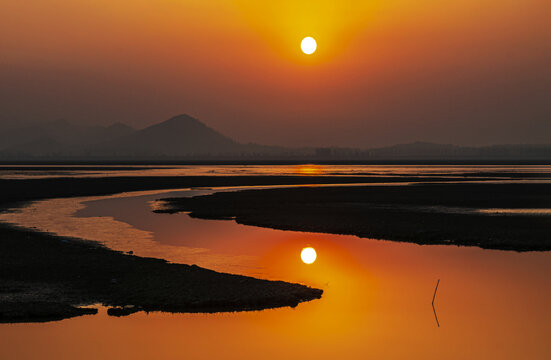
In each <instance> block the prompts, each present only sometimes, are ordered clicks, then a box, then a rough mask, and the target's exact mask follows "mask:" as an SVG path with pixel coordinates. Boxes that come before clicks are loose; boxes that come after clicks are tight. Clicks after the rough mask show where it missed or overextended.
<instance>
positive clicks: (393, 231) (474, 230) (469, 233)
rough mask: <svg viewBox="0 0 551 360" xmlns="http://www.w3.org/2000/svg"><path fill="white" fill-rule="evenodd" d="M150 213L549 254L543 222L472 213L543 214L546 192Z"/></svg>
mask: <svg viewBox="0 0 551 360" xmlns="http://www.w3.org/2000/svg"><path fill="white" fill-rule="evenodd" d="M164 200H165V208H164V209H161V210H157V211H158V212H169V213H170V212H178V211H186V212H188V211H189V212H191V213H190V216H193V217H199V218H205V219H235V221H236V222H238V223H241V224H246V225H255V226H262V227H269V228H275V229H282V230H295V231H308V232H324V233H332V234H349V235H357V236H360V237H365V238H378V239H387V240H394V241H404V242H413V243H417V244H448V245H460V246H479V247H481V248H487V249H501V250H516V251H536V250H539V251H544V250H551V217H550V216H527V215H522V216H519V215H515V216H512V215H486V214H480V213H477V212H476V209H479V208H485V209H488V208H515V209H519V208H520V209H522V208H524V209H526V208H529V209H532V208H539V209H541V208H551V185H550V184H452V183H448V184H422V185H413V186H365V187H318V188H315V187H313V188H311V187H309V188H287V189H269V190H246V191H239V192H223V193H222V192H221V193H215V194H212V195H205V196H196V197H193V198H172V199H164Z"/></svg>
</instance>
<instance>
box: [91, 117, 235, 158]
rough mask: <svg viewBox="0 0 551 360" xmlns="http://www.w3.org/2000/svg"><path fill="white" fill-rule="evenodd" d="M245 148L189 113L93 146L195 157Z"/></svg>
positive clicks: (121, 152)
mask: <svg viewBox="0 0 551 360" xmlns="http://www.w3.org/2000/svg"><path fill="white" fill-rule="evenodd" d="M243 150H244V148H243V145H241V144H239V143H237V142H235V141H233V140H232V139H230V138H228V137H226V136H224V135H222V134H220V133H218V132H217V131H215V130H213V129H211V128H210V127H208V126H207V125H205V124H203V123H202V122H200V121H199V120H197V119H195V118H193V117H191V116H189V115H178V116H175V117H173V118H171V119H169V120H166V121H164V122H162V123H159V124H155V125H153V126H150V127H148V128H145V129H143V130H139V131H136V132H134V133H132V134H129V135H127V136H124V137H121V138H118V139H113V140H111V141H107V142H103V143H100V144H96V145H95V146H93V147H92V148H90V152H91V153H93V154H97V155H112V154H113V155H117V156H194V155H209V154H226V153H239V152H241V151H243Z"/></svg>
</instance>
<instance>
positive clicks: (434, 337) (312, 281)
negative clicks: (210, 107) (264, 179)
mask: <svg viewBox="0 0 551 360" xmlns="http://www.w3.org/2000/svg"><path fill="white" fill-rule="evenodd" d="M196 193H197V192H184V193H174V194H162V195H159V194H150V193H145V194H138V195H139V196H127V197H123V196H115V197H105V198H88V199H64V201H66V202H64V203H62V202H59V201H60V200H48V201H46V202H42V203H41V205H42V206H45V207H48V206H50V209H52V210H51V211H54V209H55V211H54V213H55V214H57V216H56V218H57V220H58V221H57V222H56V223H57V225H55V224H54V223H52V222H51V221H50V222H48V220H47V219H42V223H41V224H42V225H41V226H47V227H48V228H49V230H51V231H55V232H59V233H62V234H63V233H71V232H75V231H78V228H79V226H81V225H82V223H78V221H92V223H93V225H90V226H89V227H88V228H87V229H86V228H85V232H87V233H88V234H89V235H90V236H89V238H94V237H95V235H94V231H93V229H95V231H97V230H98V229H100V228H102V230H101V234H100V235H101V237H103V238H104V239H105V236H106V234H109V233H111V234H113V233H114V234H115V235H116V236H111V237H108V236H107V239H106V240H107V245H109V246H113V247H115V248H120V249H123V250H133V251H134V252H135V253H138V254H140V255H156V256H162V257H165V258H169V259H171V260H173V261H186V262H193V263H196V264H198V265H202V266H207V267H210V268H213V269H216V270H219V271H230V272H234V273H242V274H246V275H253V276H258V277H263V278H270V279H281V280H287V281H293V282H301V283H305V284H308V285H312V286H315V287H320V288H322V289H324V291H325V292H324V296H323V298H322V299H321V300H317V301H312V302H309V303H304V304H301V305H299V306H298V307H297V308H295V309H290V308H284V309H274V310H267V311H262V312H249V313H231V314H214V315H202V314H174V315H173V314H164V313H153V314H149V315H146V314H143V313H139V314H136V315H133V316H130V317H126V318H112V317H108V316H107V315H106V314H105V313H104V312H101V313H100V315H97V316H88V317H81V318H77V319H69V320H64V321H61V322H55V323H47V324H11V325H0V345H1V346H0V358H2V359H21V358H36V354H41V358H45V359H59V358H79V359H98V358H114V357H117V356H119V357H120V358H134V359H146V358H147V359H150V358H171V359H172V358H174V359H176V358H179V359H180V358H193V359H213V358H224V359H228V358H229V359H244V358H251V359H253V358H254V359H257V358H263V359H272V358H273V359H276V358H277V359H281V358H290V359H295V358H296V359H299V358H302V359H304V358H320V359H335V358H342V359H365V358H373V359H382V358H384V359H389V358H390V359H412V358H419V359H474V358H476V359H481V358H492V359H519V358H526V359H549V358H550V357H551V344H550V342H549V341H548V339H549V334H550V333H551V312H550V311H549V310H548V305H549V303H551V280H550V279H549V274H550V273H551V256H550V255H551V254H550V253H514V252H505V251H490V250H482V249H478V248H459V247H447V246H418V245H413V244H402V243H394V242H388V241H378V240H369V239H360V238H357V237H354V236H338V235H326V234H312V233H302V232H291V231H278V230H271V229H262V228H256V227H247V226H242V225H238V224H236V223H235V222H233V221H213V220H199V219H191V218H189V217H188V216H187V215H185V214H176V215H168V214H155V213H153V212H152V211H151V201H153V200H155V199H157V198H159V197H164V196H167V195H168V196H172V195H175V194H176V195H183V194H189V195H191V194H196ZM129 195H133V194H129ZM83 200H86V202H85V203H84V205H85V206H84V205H82V204H81V202H82V201H83ZM56 201H58V202H57V203H56ZM54 207H55V208H54ZM63 207H65V208H66V209H69V210H65V212H64V208H63ZM43 209H44V208H42V209H39V210H36V209H35V213H37V214H38V213H42V211H41V210H43ZM75 212H76V217H71V215H72V214H73V213H75ZM60 215H61V216H60ZM27 218H28V216H27ZM90 219H93V220H90ZM29 221H30V220H29ZM72 221H77V222H72ZM79 224H80V225H79ZM55 226H57V227H55ZM54 227H55V228H54ZM119 234H120V235H119ZM96 235H97V234H96ZM124 236H127V237H128V239H125V240H121V239H120V238H121V237H124ZM307 246H311V247H313V248H315V250H316V252H317V259H316V261H315V262H314V263H313V264H310V265H307V264H305V263H304V262H303V261H302V260H301V257H300V253H301V251H302V249H303V248H304V247H307ZM178 249H179V250H178ZM437 279H441V282H440V286H439V289H438V295H437V298H436V302H435V305H436V309H437V313H438V319H439V321H440V327H437V324H436V322H435V318H434V315H433V310H432V307H431V300H432V296H433V292H434V286H435V283H436V280H437ZM29 344H33V346H29Z"/></svg>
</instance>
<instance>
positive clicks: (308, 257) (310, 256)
mask: <svg viewBox="0 0 551 360" xmlns="http://www.w3.org/2000/svg"><path fill="white" fill-rule="evenodd" d="M317 257H318V255H317V254H316V250H314V248H313V247H305V248H304V249H302V252H301V253H300V258H301V259H302V262H303V263H305V264H313V263H314V261H316V258H317Z"/></svg>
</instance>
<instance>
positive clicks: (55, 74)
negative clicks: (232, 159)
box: [0, 0, 551, 147]
mask: <svg viewBox="0 0 551 360" xmlns="http://www.w3.org/2000/svg"><path fill="white" fill-rule="evenodd" d="M550 19H551V1H549V0H515V1H511V0H446V1H443V0H416V1H412V0H374V1H368V0H363V1H345V0H340V1H323V0H317V1H300V0H273V1H269V0H266V1H258V0H238V1H229V0H228V1H213V0H132V1H130V0H116V1H114V0H78V1H77V0H24V1H23V0H21V1H15V0H0V119H1V120H0V121H3V122H8V121H14V120H53V119H58V118H65V119H68V120H75V121H79V122H89V123H97V124H108V123H112V122H118V121H120V122H124V123H127V124H129V125H132V126H135V127H144V126H147V125H150V124H152V123H155V122H160V121H162V120H165V119H167V118H169V117H170V116H172V115H175V114H180V113H188V114H190V115H192V116H195V117H197V118H198V119H200V120H202V121H204V122H205V123H207V124H208V125H210V126H212V127H214V128H215V129H218V130H220V131H221V132H223V133H225V134H227V135H230V136H232V137H234V138H236V139H238V140H240V141H254V142H259V143H268V144H281V145H293V146H300V145H308V146H310V145H341V146H361V147H371V146H379V145H388V144H393V143H397V142H410V141H416V140H424V141H434V142H442V143H456V144H469V145H480V144H492V143H530V142H535V143H544V142H545V143H549V142H551V21H550ZM305 36H313V37H314V38H315V39H316V40H317V42H318V51H317V52H315V53H314V54H313V55H305V54H302V53H301V51H300V41H301V39H302V38H303V37H305Z"/></svg>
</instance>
